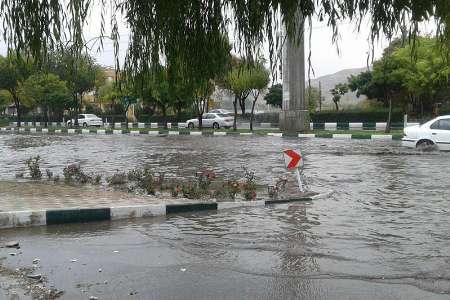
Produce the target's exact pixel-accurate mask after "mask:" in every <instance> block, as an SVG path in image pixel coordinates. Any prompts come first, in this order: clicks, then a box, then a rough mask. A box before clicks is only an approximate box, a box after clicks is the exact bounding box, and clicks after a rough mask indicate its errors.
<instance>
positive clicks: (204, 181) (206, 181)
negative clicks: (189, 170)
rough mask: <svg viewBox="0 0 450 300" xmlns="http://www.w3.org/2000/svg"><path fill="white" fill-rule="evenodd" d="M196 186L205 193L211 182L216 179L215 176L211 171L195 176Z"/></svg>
mask: <svg viewBox="0 0 450 300" xmlns="http://www.w3.org/2000/svg"><path fill="white" fill-rule="evenodd" d="M196 179H197V184H198V187H199V189H200V190H202V191H207V190H208V189H209V187H210V185H211V182H212V181H213V180H214V179H216V174H215V173H214V172H212V171H208V170H206V171H203V172H200V173H197V174H196Z"/></svg>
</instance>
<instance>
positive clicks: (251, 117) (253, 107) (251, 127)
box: [250, 99, 257, 131]
mask: <svg viewBox="0 0 450 300" xmlns="http://www.w3.org/2000/svg"><path fill="white" fill-rule="evenodd" d="M256 100H257V99H255V100H253V104H252V112H251V115H250V131H253V118H254V116H255V105H256Z"/></svg>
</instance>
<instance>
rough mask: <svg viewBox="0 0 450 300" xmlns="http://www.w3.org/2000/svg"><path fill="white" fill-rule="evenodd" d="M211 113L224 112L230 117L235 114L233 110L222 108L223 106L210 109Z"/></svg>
mask: <svg viewBox="0 0 450 300" xmlns="http://www.w3.org/2000/svg"><path fill="white" fill-rule="evenodd" d="M209 113H212V114H223V115H228V116H230V117H232V116H233V115H234V114H233V113H232V112H231V111H229V110H226V109H221V108H218V109H213V110H210V111H209Z"/></svg>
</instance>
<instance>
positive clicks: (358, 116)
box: [311, 110, 403, 123]
mask: <svg viewBox="0 0 450 300" xmlns="http://www.w3.org/2000/svg"><path fill="white" fill-rule="evenodd" d="M388 114H389V112H388V111H387V110H377V111H361V110H351V111H339V112H336V111H322V112H316V113H313V114H311V122H314V123H327V122H337V123H346V122H367V123H370V122H386V120H387V118H388ZM392 122H393V123H395V122H403V112H401V111H393V112H392Z"/></svg>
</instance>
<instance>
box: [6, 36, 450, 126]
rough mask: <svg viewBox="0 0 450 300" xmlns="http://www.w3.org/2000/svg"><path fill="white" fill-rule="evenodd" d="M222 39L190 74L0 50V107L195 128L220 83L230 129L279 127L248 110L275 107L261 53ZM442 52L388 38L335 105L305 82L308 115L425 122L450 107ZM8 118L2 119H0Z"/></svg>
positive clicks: (437, 45) (276, 95)
mask: <svg viewBox="0 0 450 300" xmlns="http://www.w3.org/2000/svg"><path fill="white" fill-rule="evenodd" d="M220 38H221V39H222V40H223V48H222V51H221V52H218V53H220V54H221V55H220V57H216V58H214V59H215V63H214V65H213V66H209V67H208V68H206V67H205V68H204V69H203V67H204V66H202V68H201V69H199V70H197V71H198V72H195V73H193V74H192V77H190V78H189V80H187V78H186V74H185V73H184V71H185V70H183V68H182V67H181V66H180V64H181V62H180V61H178V60H177V59H175V58H174V60H173V61H169V62H168V63H167V64H166V65H161V64H158V65H152V66H151V70H148V71H141V72H137V73H127V72H125V71H123V72H119V73H117V72H116V73H113V74H111V72H110V73H109V75H108V76H109V77H107V75H106V73H105V70H103V69H102V68H101V67H100V66H99V65H98V64H97V63H96V62H95V60H94V59H93V58H92V57H91V56H90V55H88V54H86V53H84V54H83V55H80V56H76V52H74V50H73V49H72V48H70V47H68V48H67V49H64V50H61V51H53V52H50V53H49V56H48V59H47V60H46V61H45V62H41V64H40V65H38V64H36V63H35V62H34V61H33V60H32V59H29V60H24V57H22V56H17V55H16V54H9V55H7V56H6V57H0V111H1V110H3V109H5V108H7V107H9V108H10V109H11V108H14V109H15V115H16V116H15V117H14V118H13V119H16V120H17V121H19V126H21V122H20V121H24V120H25V121H36V122H41V123H42V124H43V125H44V126H48V122H50V121H58V122H61V121H62V120H63V118H64V119H65V120H68V119H71V118H72V119H74V120H75V124H74V125H75V126H76V125H77V124H76V122H77V120H78V118H76V116H77V115H78V114H79V113H81V112H84V113H93V114H96V115H98V116H100V117H102V118H103V120H104V121H108V122H109V123H114V122H123V123H125V126H126V127H128V123H129V122H136V121H139V122H159V123H163V124H166V125H167V123H168V122H172V123H174V122H184V121H186V120H187V119H190V118H193V117H194V118H198V120H199V127H200V128H201V127H202V118H201V116H202V115H203V114H204V113H206V112H208V111H209V110H210V109H212V108H213V107H214V99H212V97H213V93H214V92H215V91H216V90H217V89H220V90H221V91H226V92H227V93H229V94H230V95H232V99H233V100H232V105H233V114H234V116H235V118H234V120H235V123H234V126H233V129H234V130H235V131H237V128H236V122H237V121H238V120H239V121H243V122H249V123H250V130H253V129H254V123H261V122H268V123H273V124H277V123H278V113H277V112H273V113H262V114H255V107H256V105H257V103H259V102H262V101H265V102H266V103H267V104H270V105H272V106H273V107H278V108H281V105H282V85H281V84H277V83H276V82H273V83H272V85H271V79H272V80H273V79H274V78H271V76H270V75H271V74H270V72H269V70H268V69H267V68H266V67H265V66H266V62H265V60H264V58H263V57H258V58H257V59H254V60H247V59H244V58H242V57H237V56H234V55H232V54H231V46H230V45H229V42H228V40H227V39H226V38H224V37H223V36H221V37H220ZM413 42H414V44H413ZM443 49H444V48H442V42H441V41H440V40H438V39H436V38H431V37H420V38H417V39H416V40H415V41H411V42H408V41H407V40H405V39H401V38H398V39H394V40H393V41H392V43H391V44H390V45H389V46H388V47H387V48H386V49H385V51H384V53H383V56H382V57H381V58H380V59H379V60H376V61H374V63H373V66H372V67H370V68H369V69H368V70H367V71H365V72H362V73H361V74H359V75H356V76H351V77H349V78H348V80H347V82H342V83H338V84H336V86H335V87H334V88H333V89H331V91H330V93H331V94H332V97H333V98H332V100H333V103H334V106H335V109H334V110H323V109H322V103H323V101H324V97H323V95H322V91H321V89H320V88H318V87H312V86H307V88H306V93H305V97H306V98H307V100H308V103H309V107H308V109H309V111H310V117H311V121H312V122H314V123H325V122H338V123H346V122H366V123H367V122H386V123H387V126H386V129H385V132H389V131H390V130H391V129H392V128H396V127H397V125H396V124H400V123H403V115H404V114H409V115H412V116H413V118H415V119H420V120H423V119H425V118H429V117H430V116H433V115H436V114H442V113H446V112H450V79H449V78H450V71H449V70H450V65H449V59H448V57H446V56H445V55H444V54H445V52H443ZM216 54H217V53H216ZM205 59H208V58H205ZM210 59H213V58H210ZM110 71H111V70H110ZM349 91H354V92H356V94H357V96H358V97H359V96H361V95H365V96H366V97H367V98H368V100H367V101H365V102H364V104H363V105H362V106H361V107H355V108H343V107H341V105H340V101H341V98H342V97H343V95H345V94H346V93H347V92H349ZM250 99H251V100H250ZM248 105H250V107H248ZM249 111H250V113H248V112H249ZM9 120H10V119H8V118H3V119H0V123H1V124H5V123H7V122H8V121H9ZM393 124H394V126H393Z"/></svg>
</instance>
